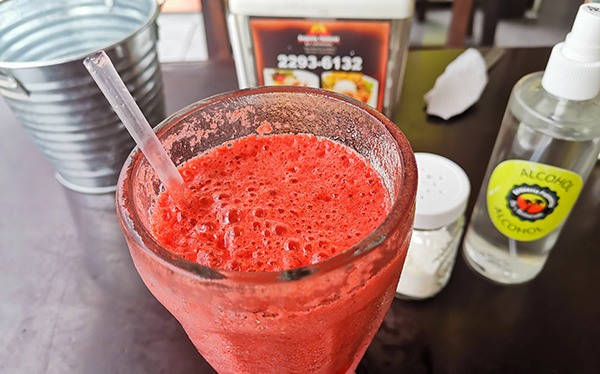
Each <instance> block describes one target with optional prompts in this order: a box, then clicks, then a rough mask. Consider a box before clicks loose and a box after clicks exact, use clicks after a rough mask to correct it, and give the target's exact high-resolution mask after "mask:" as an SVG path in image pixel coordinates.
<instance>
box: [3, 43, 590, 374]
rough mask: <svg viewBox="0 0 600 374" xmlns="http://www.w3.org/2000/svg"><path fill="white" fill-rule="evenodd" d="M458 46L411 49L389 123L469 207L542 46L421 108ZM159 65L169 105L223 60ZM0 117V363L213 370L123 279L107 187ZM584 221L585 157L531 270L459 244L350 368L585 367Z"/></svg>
mask: <svg viewBox="0 0 600 374" xmlns="http://www.w3.org/2000/svg"><path fill="white" fill-rule="evenodd" d="M460 52H461V51H460V50H421V51H411V53H410V54H409V57H408V62H407V70H406V71H407V75H406V77H405V79H404V88H403V93H402V98H401V100H400V104H399V106H398V110H397V112H396V115H395V117H394V121H395V122H396V123H397V124H398V126H399V127H400V128H401V129H402V130H403V131H404V132H405V134H406V135H407V137H408V139H409V140H410V142H411V144H412V146H413V148H414V150H415V151H416V152H432V153H438V154H441V155H443V156H446V157H448V158H450V159H452V160H454V161H455V162H457V163H458V164H459V165H461V166H462V167H463V169H465V171H466V172H467V174H468V175H469V178H470V180H471V184H472V189H473V192H472V195H471V200H470V204H469V208H468V212H470V211H471V210H472V208H473V203H474V200H475V196H476V193H477V191H478V190H479V186H480V184H481V181H482V179H483V174H484V172H485V168H486V166H487V161H488V158H489V156H490V154H491V150H492V146H493V144H494V141H495V138H496V134H497V131H498V128H499V126H500V122H501V119H502V115H503V113H504V110H505V107H506V103H507V100H508V97H509V95H510V90H511V88H512V86H513V85H514V84H515V83H516V81H517V80H518V79H519V78H520V77H521V76H523V75H525V74H527V73H530V72H534V71H538V70H542V69H543V68H544V66H545V63H546V61H547V58H548V56H549V53H550V50H549V49H548V48H533V49H511V50H508V52H507V54H506V55H505V56H504V57H503V59H502V60H500V62H499V63H498V64H497V65H496V66H495V67H494V68H493V69H492V71H491V72H490V82H489V84H488V86H487V88H486V90H485V92H484V94H483V96H482V98H481V100H480V101H479V102H478V103H477V104H476V105H475V106H474V107H472V108H471V109H469V110H468V111H467V112H466V113H464V114H462V115H460V116H458V117H456V118H454V119H452V120H450V121H443V120H440V119H437V118H432V117H428V116H426V114H425V112H424V110H423V109H424V101H423V94H424V93H425V92H426V91H427V90H429V89H430V88H431V87H432V86H433V83H434V81H435V78H436V77H437V76H438V75H439V74H440V73H441V72H442V71H443V70H444V68H445V66H446V65H447V64H448V63H449V62H450V61H452V60H453V59H454V58H455V57H456V56H458V54H460ZM163 73H164V77H165V90H166V97H167V112H169V113H172V112H174V111H176V110H177V109H179V108H182V107H183V106H185V105H187V104H190V103H192V102H194V101H197V100H199V99H202V98H205V97H207V96H210V95H212V94H216V93H220V92H223V91H229V90H233V89H235V88H236V87H237V84H236V81H235V73H234V68H233V63H232V62H230V61H225V62H201V63H193V64H165V65H163ZM0 126H1V129H2V136H0V191H1V193H0V373H53V374H54V373H61V374H62V373H92V374H95V373H140V374H141V373H150V374H152V373H173V374H178V373H200V374H209V373H214V371H212V369H211V368H210V366H209V365H208V364H207V363H206V362H205V361H204V360H203V359H202V357H201V356H200V355H199V354H198V353H197V352H196V351H195V349H194V347H193V346H192V344H191V343H190V342H189V340H188V338H187V336H186V335H185V333H184V331H183V330H182V329H181V327H180V326H179V324H178V323H177V321H176V320H175V319H174V318H173V317H171V315H170V314H169V313H168V312H167V311H166V310H165V309H164V308H163V307H162V306H161V305H160V304H159V303H158V302H157V301H155V299H154V298H153V297H152V295H151V294H150V293H149V292H148V291H147V290H146V288H145V287H144V285H143V284H142V282H141V280H140V278H139V277H138V275H137V273H136V271H135V268H134V267H133V263H132V261H131V259H130V257H129V252H128V250H127V246H126V244H125V241H124V238H123V236H122V233H121V229H120V227H119V224H118V221H117V218H116V213H115V210H114V197H113V195H111V194H107V195H83V194H79V193H76V192H73V191H70V190H68V189H66V188H64V187H63V186H62V185H60V184H59V183H58V181H57V180H56V179H55V178H54V175H53V171H52V168H51V167H50V165H49V163H48V162H47V161H46V160H45V158H44V156H43V155H42V154H41V153H40V152H39V151H38V150H37V149H36V148H35V146H34V144H33V142H32V141H31V140H30V139H29V138H28V136H27V134H26V132H25V130H24V129H23V128H22V127H21V126H20V125H19V124H18V122H17V120H16V119H15V118H14V116H13V115H12V113H11V112H10V110H9V109H8V107H7V106H6V105H5V103H4V102H3V101H2V100H0ZM599 229H600V164H597V165H596V167H595V168H594V170H593V171H592V174H591V176H590V179H589V180H588V182H587V184H586V186H585V187H584V190H583V192H582V194H581V196H580V198H579V200H578V203H577V205H576V206H575V208H574V210H573V213H572V214H571V218H570V219H569V222H568V223H567V224H566V226H565V228H564V230H563V234H562V236H561V237H560V239H559V241H558V243H557V245H556V247H555V248H554V250H553V252H552V253H551V255H550V258H549V260H548V262H547V264H546V266H545V268H544V270H543V271H542V273H541V274H540V275H539V276H538V277H537V278H535V279H534V280H532V281H530V282H528V283H526V284H523V285H518V286H499V285H496V284H493V283H491V282H489V281H487V280H486V279H483V278H481V277H480V276H478V275H477V274H475V273H474V272H473V271H472V270H470V269H469V268H468V267H467V265H466V263H465V261H464V260H463V259H462V257H461V255H459V257H458V259H457V263H456V267H455V269H454V272H453V275H452V277H451V279H450V282H449V284H448V286H447V287H446V288H445V289H444V290H442V292H441V293H440V294H438V295H437V296H436V297H434V298H432V299H430V300H426V301H403V300H395V301H394V303H393V305H392V308H391V310H390V312H389V313H388V315H387V317H386V319H385V321H384V323H383V326H382V327H381V329H380V331H379V332H378V334H377V336H376V337H375V339H374V341H373V343H372V344H371V346H370V347H369V349H368V351H367V353H366V355H365V357H364V359H363V360H362V362H361V364H360V366H359V368H358V369H357V374H365V373H371V374H374V373H595V372H598V370H600V298H599V296H600V271H598V268H599V265H600V250H599V242H600V240H599V239H600V236H599V235H598V231H599Z"/></svg>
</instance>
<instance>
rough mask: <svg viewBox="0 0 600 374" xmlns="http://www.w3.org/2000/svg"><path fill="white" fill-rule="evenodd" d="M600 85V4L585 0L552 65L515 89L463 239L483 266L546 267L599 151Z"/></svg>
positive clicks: (509, 280)
mask: <svg viewBox="0 0 600 374" xmlns="http://www.w3.org/2000/svg"><path fill="white" fill-rule="evenodd" d="M599 92H600V4H584V5H582V6H581V7H580V8H579V11H578V13H577V17H576V18H575V22H574V24H573V28H572V30H571V32H570V33H569V34H568V35H567V37H566V40H565V41H564V42H562V43H559V44H557V45H556V46H554V48H553V50H552V53H551V55H550V59H549V60H548V65H547V66H546V70H545V71H544V72H538V73H533V74H530V75H527V76H525V77H523V78H522V79H521V80H520V81H519V82H518V83H517V84H516V85H515V87H514V88H513V91H512V94H511V97H510V100H509V103H508V107H507V110H506V113H505V115H504V119H503V121H502V125H501V128H500V132H499V133H498V138H497V139H496V144H495V146H494V150H493V152H492V156H491V159H490V161H489V164H488V168H487V171H486V176H485V178H484V181H483V184H482V187H481V189H480V192H479V196H478V199H477V202H476V204H475V209H474V211H473V214H472V216H471V220H470V225H469V227H468V229H467V233H466V235H465V238H464V242H463V243H464V248H463V249H464V255H465V258H466V260H467V262H468V263H469V265H470V266H471V267H472V268H473V269H475V270H476V271H477V272H479V273H481V274H482V275H484V276H485V277H487V278H489V279H491V280H493V281H496V282H498V283H503V284H517V283H523V282H526V281H528V280H531V279H533V278H534V277H535V276H536V275H537V274H538V273H539V272H540V271H541V270H542V268H543V266H544V263H545V262H546V259H547V258H548V255H549V253H550V250H551V249H552V248H553V246H554V244H555V243H556V241H557V239H558V237H559V235H560V232H561V229H562V227H563V226H564V224H565V221H566V219H567V217H568V216H569V213H570V212H571V209H572V208H573V205H574V204H575V201H576V200H577V197H578V195H579V192H580V191H581V189H582V187H583V183H584V182H585V180H586V179H587V177H588V176H589V174H590V172H591V170H592V168H593V167H594V163H595V162H596V160H597V158H598V153H599V152H600V99H599V96H598V93H599Z"/></svg>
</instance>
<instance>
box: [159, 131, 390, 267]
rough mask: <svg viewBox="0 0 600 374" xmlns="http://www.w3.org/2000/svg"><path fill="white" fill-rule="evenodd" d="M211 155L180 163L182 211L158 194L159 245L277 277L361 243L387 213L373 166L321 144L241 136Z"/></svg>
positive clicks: (217, 263) (301, 137)
mask: <svg viewBox="0 0 600 374" xmlns="http://www.w3.org/2000/svg"><path fill="white" fill-rule="evenodd" d="M247 140H250V141H247ZM209 156H210V157H198V158H196V159H193V160H191V161H189V162H187V163H186V164H184V165H183V166H182V167H180V172H181V174H182V176H184V179H185V180H186V181H187V182H188V190H189V193H190V195H189V199H187V201H188V206H184V207H182V208H181V209H182V210H183V211H181V210H179V209H180V208H179V207H177V206H173V204H172V201H170V199H168V198H167V197H165V196H168V194H163V195H161V196H160V198H159V201H158V203H157V206H156V208H155V209H154V213H153V216H152V222H153V232H154V235H155V236H156V237H157V239H158V240H159V242H161V243H162V244H163V245H164V246H165V247H166V248H167V249H169V250H171V251H173V252H175V253H177V254H179V255H181V256H183V257H185V258H188V259H191V260H193V261H196V262H198V263H200V264H203V265H206V266H211V267H216V268H221V269H228V270H241V271H276V270H285V269H292V268H296V267H300V266H306V265H309V264H313V263H316V262H320V261H323V260H325V259H327V258H329V257H331V256H334V255H336V254H338V253H340V252H341V251H343V250H344V249H347V248H349V247H351V246H352V245H354V244H356V243H358V242H359V241H360V240H362V239H363V238H364V237H365V236H366V235H367V234H368V233H369V232H371V231H372V230H373V229H375V227H376V226H377V225H379V223H380V221H381V220H383V218H384V217H385V215H386V214H387V212H388V211H389V205H390V204H389V198H388V197H387V194H386V192H385V188H384V187H383V185H382V184H381V181H380V180H379V177H378V176H377V174H376V172H375V171H374V170H373V169H372V167H371V166H370V165H368V164H366V163H365V162H364V159H362V158H361V157H360V156H358V154H356V153H354V152H352V151H349V150H348V149H347V148H346V147H344V146H341V145H340V144H337V143H334V142H332V141H328V140H326V139H323V138H317V137H315V136H310V135H272V136H260V137H253V138H244V139H241V140H237V141H232V142H228V143H227V145H226V146H222V147H218V148H215V149H213V150H211V151H210V153H209ZM365 209H372V210H376V211H377V212H378V213H379V212H380V214H379V216H380V220H375V221H374V220H373V219H372V217H373V214H370V215H362V214H361V212H364V211H365ZM369 217H371V218H369ZM185 232H187V234H185ZM273 254H275V255H273Z"/></svg>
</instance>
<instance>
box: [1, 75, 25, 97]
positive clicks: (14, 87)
mask: <svg viewBox="0 0 600 374" xmlns="http://www.w3.org/2000/svg"><path fill="white" fill-rule="evenodd" d="M2 88H5V89H6V90H3V95H4V96H9V97H13V98H15V99H24V98H28V97H29V92H28V91H27V90H26V89H25V87H23V85H22V84H21V83H20V82H19V81H18V80H17V79H16V78H15V77H13V76H12V75H10V74H9V73H6V72H4V71H2V70H0V89H2Z"/></svg>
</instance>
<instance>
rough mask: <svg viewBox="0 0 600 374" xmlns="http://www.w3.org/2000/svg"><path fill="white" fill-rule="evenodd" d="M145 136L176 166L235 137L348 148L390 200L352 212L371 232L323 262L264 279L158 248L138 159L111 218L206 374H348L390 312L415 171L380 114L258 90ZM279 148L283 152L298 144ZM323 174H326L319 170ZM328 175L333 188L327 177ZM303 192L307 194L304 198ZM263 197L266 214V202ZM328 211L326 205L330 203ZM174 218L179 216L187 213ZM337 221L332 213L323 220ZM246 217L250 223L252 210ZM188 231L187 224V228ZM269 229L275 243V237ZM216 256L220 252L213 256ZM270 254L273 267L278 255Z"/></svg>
mask: <svg viewBox="0 0 600 374" xmlns="http://www.w3.org/2000/svg"><path fill="white" fill-rule="evenodd" d="M155 131H156V133H157V135H158V137H159V139H160V140H161V142H162V144H163V145H164V147H165V149H166V150H167V153H168V154H169V155H170V156H171V159H172V160H173V161H174V162H175V164H177V165H183V164H185V163H186V162H188V161H189V160H190V159H193V158H195V157H197V156H198V155H200V154H203V153H206V152H207V151H209V150H211V149H214V148H215V147H218V146H221V145H223V144H225V146H224V147H232V144H234V143H232V142H235V141H236V140H238V139H243V138H248V137H250V138H252V137H255V138H256V139H263V138H264V137H267V136H278V135H283V134H310V136H309V137H312V138H311V139H313V140H314V139H328V140H332V141H334V142H335V143H337V144H341V145H343V146H344V147H348V148H350V149H351V150H352V152H356V153H357V154H358V155H360V156H361V157H363V158H364V159H365V160H367V162H368V163H369V164H370V165H371V166H372V167H373V169H374V170H376V171H377V174H378V175H379V177H380V181H381V186H383V190H384V191H385V194H386V195H387V197H388V198H389V199H388V201H389V204H388V208H387V209H381V211H377V210H376V209H371V208H367V207H366V206H364V207H362V206H356V207H353V208H352V209H354V210H355V211H356V214H357V216H358V215H359V214H361V213H364V212H367V214H369V215H372V216H373V217H368V218H369V219H370V220H371V221H373V220H374V221H375V222H377V225H376V226H375V227H374V228H373V229H372V230H371V231H370V232H368V233H365V234H364V235H363V237H361V239H360V240H359V241H358V242H357V243H355V244H352V245H350V246H349V247H348V248H342V249H341V250H340V251H338V252H336V253H334V254H332V255H331V256H329V257H327V256H321V257H319V256H317V257H316V258H317V259H316V260H314V258H315V257H313V261H312V263H309V264H301V267H293V266H289V267H287V268H285V270H281V269H278V268H274V269H275V270H272V271H269V270H267V271H265V270H264V269H258V270H257V269H252V271H244V270H248V269H244V268H243V267H242V268H239V267H231V261H230V262H229V264H230V265H229V267H228V268H219V267H218V266H215V267H213V266H205V265H202V264H201V263H202V262H200V263H198V262H196V261H194V260H195V259H196V257H195V256H196V255H194V256H189V255H187V254H182V253H178V252H177V251H174V250H173V249H172V248H171V247H170V244H169V245H166V244H164V242H162V241H160V240H158V239H157V235H156V234H157V232H156V231H155V228H153V224H155V222H153V220H155V219H156V217H157V215H156V214H154V213H156V211H157V209H159V208H158V206H159V205H160V204H161V194H162V195H163V196H164V188H163V187H162V185H161V183H160V181H159V179H158V177H157V176H156V174H155V173H154V171H153V170H152V168H151V167H150V165H149V163H148V162H147V161H146V159H145V158H144V156H143V154H142V153H141V152H139V151H138V150H134V151H133V152H132V155H131V157H130V158H129V159H128V161H127V162H126V164H125V165H124V167H123V170H122V172H121V176H120V180H119V184H118V190H117V211H118V216H119V220H120V222H121V225H122V228H123V231H124V233H125V237H126V239H127V243H128V246H129V249H130V252H131V255H132V258H133V260H134V264H135V266H136V268H137V270H138V272H139V274H140V276H141V278H142V279H143V281H144V283H145V284H146V286H147V287H148V289H149V290H150V291H151V292H152V294H153V295H154V296H155V297H156V298H157V299H158V300H159V301H160V302H161V303H162V304H163V305H164V306H165V307H166V308H167V309H168V310H169V311H170V312H171V313H172V314H173V315H174V316H175V317H176V318H177V319H178V321H179V322H180V323H181V324H182V326H183V328H184V329H185V331H186V332H187V334H188V336H189V337H190V339H191V341H192V342H193V343H194V345H195V346H196V348H197V349H198V351H199V352H200V353H201V354H202V356H203V357H204V358H205V359H206V360H207V361H208V362H209V363H210V364H211V365H212V366H213V367H214V368H215V370H217V371H218V372H219V373H236V374H239V373H253V374H255V373H303V374H304V373H333V374H336V373H340V374H342V373H353V372H354V370H355V368H356V366H357V365H358V363H359V361H360V359H361V358H362V356H363V354H364V352H365V350H366V349H367V347H368V345H369V343H370V342H371V340H372V338H373V336H374V335H375V333H376V331H377V329H378V328H379V326H380V325H381V323H382V321H383V318H384V316H385V314H386V313H387V311H388V309H389V307H390V304H391V302H392V300H393V297H394V294H395V289H396V285H397V282H398V279H399V277H400V272H401V270H402V266H403V264H404V260H405V258H406V253H407V249H408V244H409V242H410V235H411V230H412V223H413V210H414V204H415V194H416V189H417V169H416V164H415V159H414V154H413V151H412V149H411V147H410V145H409V143H408V141H407V140H406V138H405V137H404V135H403V134H402V133H401V132H400V131H399V129H398V128H397V127H396V126H395V125H394V124H393V123H392V122H391V121H389V120H388V119H387V118H386V117H385V116H383V115H382V114H380V113H379V112H377V111H375V110H373V109H371V108H370V107H368V106H366V105H364V104H362V103H360V102H358V101H355V100H353V99H350V98H348V97H346V96H343V95H339V94H336V93H332V92H329V91H323V90H318V89H308V88H300V87H263V88H256V89H249V90H243V91H237V92H233V93H227V94H223V95H220V96H215V97H212V98H209V99H206V100H203V101H200V102H198V103H195V104H193V105H191V106H189V107H187V108H184V109H182V110H181V111H179V112H178V113H176V114H174V115H172V116H171V117H169V118H167V119H166V120H165V121H163V122H162V123H161V124H160V125H159V126H158V127H157V128H156V129H155ZM315 136H316V138H315ZM253 139H254V138H253ZM277 144H279V143H277ZM289 144H290V145H289V147H292V149H291V151H293V147H294V144H296V143H294V142H291V143H289ZM289 147H288V148H289ZM286 149H287V148H286ZM288 151H289V149H288ZM282 154H283V150H282ZM298 159H301V157H298ZM342 159H344V157H342ZM286 160H287V161H286V162H291V164H290V165H288V166H289V167H290V168H294V167H295V166H294V162H295V161H294V160H291V161H290V159H289V158H287V159H286ZM281 162H284V161H283V160H282V161H281ZM298 162H300V161H298ZM242 166H243V163H242ZM323 167H324V168H325V169H327V168H330V169H331V168H334V166H333V164H332V163H330V162H329V161H327V162H326V163H325V164H324V165H323ZM299 168H300V169H301V168H302V165H300V166H299ZM296 169H298V168H296ZM215 173H217V174H218V171H215ZM257 173H259V174H265V173H264V172H257ZM273 173H274V175H275V172H273ZM332 173H333V174H332V175H334V177H332V178H335V176H337V174H336V173H334V172H333V171H332ZM267 174H268V173H267ZM325 174H326V173H325ZM203 178H205V179H206V178H207V177H203ZM236 178H237V179H239V180H242V179H244V177H243V176H241V177H236ZM248 178H249V179H250V177H248ZM267 178H268V176H267ZM273 178H276V177H275V176H273ZM304 178H305V179H306V177H304ZM364 178H367V176H364ZM184 179H186V176H185V174H184ZM299 182H306V183H305V184H304V185H303V186H305V187H303V188H304V189H310V188H312V187H311V185H312V184H311V183H310V182H309V181H304V180H301V181H298V180H297V179H296V180H294V179H293V178H292V179H291V182H290V183H294V184H297V183H299ZM315 183H317V182H315ZM349 183H353V182H349ZM369 183H370V182H369ZM190 189H193V188H192V187H190ZM194 189H195V188H194ZM284 189H285V188H284ZM284 189H282V188H280V189H278V190H276V191H272V192H270V193H272V194H273V195H275V194H278V193H279V192H285V191H282V190H284ZM311 194H313V192H312V191H309V194H308V195H307V196H310V195H311ZM186 196H187V195H186ZM334 197H335V196H334ZM348 198H349V200H346V203H344V204H349V202H350V201H358V202H360V201H362V200H359V199H358V197H356V199H353V196H352V195H349V196H348ZM261 199H262V201H260V203H261V204H262V205H263V206H265V207H267V206H268V204H269V201H267V200H268V197H262V198H261ZM182 200H183V199H182ZM182 200H180V203H181V206H184V205H185V204H186V202H184V201H182ZM185 200H186V201H187V200H190V199H185ZM216 200H218V198H217V197H215V201H213V200H211V203H215V204H216ZM327 201H328V203H335V199H333V201H332V199H331V198H329V199H328V200H327ZM290 204H291V203H290ZM309 205H310V204H309ZM285 208H286V209H288V208H289V207H285ZM309 208H312V206H311V207H309ZM182 210H183V211H182V213H184V215H185V212H184V210H185V208H182ZM282 210H283V209H282ZM337 211H338V210H337V209H335V207H334V210H333V212H337ZM236 212H237V213H235V217H234V218H235V219H232V218H231V217H229V218H227V217H226V218H227V219H229V220H230V221H235V222H241V221H243V220H244V219H245V218H244V217H245V216H244V214H247V216H248V217H250V216H251V213H244V212H243V210H242V211H236ZM240 212H241V213H240ZM253 212H254V213H252V214H254V215H255V216H256V214H255V213H256V210H253ZM351 213H352V212H351ZM261 214H263V213H262V211H261ZM294 214H295V213H294ZM299 214H300V213H299ZM167 215H168V214H167ZM363 215H364V214H363ZM375 215H379V217H374V216H375ZM329 217H331V215H329ZM180 218H181V217H177V218H175V220H179V219H180ZM250 218H252V219H254V218H255V217H250ZM250 218H249V219H250ZM308 218H310V217H308ZM333 218H335V217H333ZM333 218H332V220H333ZM227 219H226V220H225V221H226V223H227ZM196 221H197V217H196V218H194V224H196ZM304 221H305V220H304ZM343 221H345V223H344V224H343V226H344V227H351V226H352V225H353V223H354V219H353V217H351V216H348V217H343ZM358 221H359V220H358V219H356V222H358ZM335 222H340V221H339V220H338V221H335ZM357 224H358V223H357ZM209 226H210V225H209ZM284 227H287V228H286V230H288V231H293V230H294V227H291V226H289V225H288V226H284ZM208 229H214V228H212V227H209V228H208ZM208 229H207V228H206V227H205V226H203V227H202V229H198V230H199V231H195V232H197V235H199V236H198V238H200V239H198V240H203V239H202V238H206V236H202V235H205V234H206V230H208ZM271 229H273V230H275V231H273V233H276V231H277V228H276V227H275V228H271ZM244 230H248V229H246V228H244ZM327 230H329V231H331V232H337V231H342V228H341V227H340V228H339V230H338V228H337V227H328V228H327ZM234 231H235V230H234ZM238 231H241V229H239V230H238ZM300 231H301V230H296V232H298V234H297V235H298V236H299V239H298V243H296V244H294V245H290V244H289V242H286V244H285V245H283V247H284V249H282V250H286V251H292V250H299V246H302V243H303V240H304V238H302V237H301V236H302V235H304V234H303V233H300ZM325 234H326V235H327V233H325ZM186 235H188V236H194V235H196V234H189V233H188V234H186ZM232 235H233V236H235V235H237V234H236V233H235V232H233V234H232ZM240 235H241V234H240ZM349 236H350V235H349ZM174 240H176V241H177V238H175V239H174ZM217 244H218V243H217ZM253 244H254V246H255V247H254V248H245V249H244V251H245V252H244V253H247V254H249V256H250V257H249V258H251V257H252V256H253V253H254V252H260V249H261V248H259V247H261V245H262V244H261V243H257V242H253ZM336 244H339V243H333V245H334V246H335V245H336ZM225 246H226V245H225V244H223V243H221V247H219V246H218V245H217V246H216V247H215V248H225ZM307 247H308V246H307ZM304 251H305V252H306V248H305V249H304ZM215 253H216V255H215V254H214V253H208V254H206V253H205V254H204V255H203V258H205V257H207V256H208V255H210V256H212V257H215V256H218V255H219V254H220V253H222V252H215ZM321 254H322V253H321ZM210 256H208V257H210ZM272 256H273V258H274V259H278V258H280V256H279V254H277V253H272ZM282 256H283V254H282ZM197 257H198V258H200V255H197ZM254 257H256V255H254ZM267 262H268V261H267ZM218 263H221V261H220V260H219V262H218ZM233 263H234V264H236V263H235V262H233ZM209 264H210V263H209ZM235 266H237V265H235ZM231 269H234V270H231Z"/></svg>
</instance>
